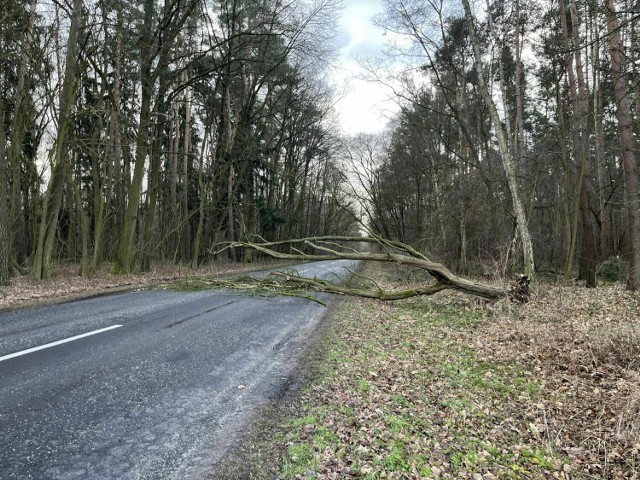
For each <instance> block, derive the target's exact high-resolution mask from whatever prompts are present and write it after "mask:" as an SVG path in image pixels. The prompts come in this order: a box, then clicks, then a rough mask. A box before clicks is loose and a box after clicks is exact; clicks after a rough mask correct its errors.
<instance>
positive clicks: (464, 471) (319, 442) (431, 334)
mask: <svg viewBox="0 0 640 480" xmlns="http://www.w3.org/2000/svg"><path fill="white" fill-rule="evenodd" d="M442 300H445V301H442ZM487 321H489V320H488V319H487V318H486V315H485V313H484V312H483V311H481V310H478V309H476V308H474V307H473V305H472V304H471V303H469V302H465V301H464V300H460V298H459V297H455V298H454V299H453V301H451V299H449V298H446V297H444V298H443V299H441V300H438V298H437V297H436V298H435V299H431V298H430V299H422V298H418V299H410V300H404V301H401V302H397V303H393V304H389V303H381V302H376V301H370V300H353V299H349V300H348V301H345V302H344V303H342V305H341V306H340V307H338V308H337V309H336V311H335V314H334V318H333V323H332V327H331V331H330V332H329V334H328V336H327V338H326V339H325V341H324V343H323V345H322V347H321V350H323V351H324V354H323V358H324V361H323V363H322V364H321V367H320V371H319V372H318V376H317V377H316V379H315V381H314V384H313V385H310V387H309V389H308V390H307V391H306V392H305V393H303V402H304V403H305V404H306V405H307V406H306V407H305V411H306V413H305V414H304V415H302V416H301V417H300V418H299V419H297V420H294V421H292V422H290V424H289V425H290V431H289V433H288V436H287V439H288V445H289V446H288V447H287V451H286V454H285V456H284V458H283V461H282V468H281V470H280V472H279V475H280V477H281V478H282V479H292V478H295V476H296V475H302V474H304V472H307V473H308V472H317V473H318V477H319V478H327V477H329V476H330V475H333V476H335V478H341V473H344V472H350V473H351V474H352V475H354V476H355V477H357V478H367V479H377V478H389V477H391V478H407V477H408V475H410V472H418V474H419V476H420V477H421V478H439V477H442V476H445V477H447V478H461V477H464V478H467V477H469V478H473V476H474V474H483V473H486V472H491V473H492V474H493V475H494V476H495V478H507V479H510V478H513V479H516V478H523V477H529V478H540V477H545V476H550V475H552V474H553V472H556V471H558V469H559V468H561V466H562V463H563V459H562V458H561V457H559V456H558V455H557V454H556V453H555V452H552V451H549V450H548V449H547V446H546V445H545V444H544V443H543V441H542V440H541V439H540V438H538V437H534V436H533V435H529V434H528V429H527V423H526V421H525V420H523V415H522V412H523V411H526V410H527V409H528V408H529V405H530V404H532V403H535V402H536V399H537V398H538V392H539V386H538V385H537V383H536V382H535V380H534V376H533V375H532V373H531V372H529V371H528V370H527V369H526V368H525V367H524V366H521V365H517V364H510V363H500V362H492V361H487V360H481V359H479V358H477V356H476V353H475V351H474V350H473V348H471V347H470V346H469V343H471V344H473V342H472V341H469V342H465V341H463V339H464V338H468V339H470V340H471V339H473V335H474V332H476V330H477V329H478V326H479V325H480V324H481V323H483V322H487ZM319 411H322V414H321V415H319V414H318V412H319Z"/></svg>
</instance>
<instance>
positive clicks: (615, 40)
mask: <svg viewBox="0 0 640 480" xmlns="http://www.w3.org/2000/svg"><path fill="white" fill-rule="evenodd" d="M604 12H605V19H606V22H607V31H608V33H609V55H610V57H611V73H612V75H613V81H614V93H615V97H616V107H617V109H616V116H617V119H618V130H619V132H620V147H621V150H622V153H621V157H622V165H623V167H624V174H625V175H624V179H625V187H626V188H625V201H626V207H627V225H626V228H627V236H628V237H629V245H630V247H631V262H630V265H631V269H630V273H629V280H628V282H627V287H628V288H629V289H630V290H637V289H638V288H640V213H639V212H638V205H639V199H638V174H637V164H636V157H635V154H634V151H633V146H634V140H633V127H632V123H631V122H632V116H631V109H630V105H629V80H628V78H627V74H626V70H625V65H624V57H623V51H622V44H621V42H620V33H619V31H618V20H617V18H616V12H615V7H614V2H613V0H606V5H605V9H604Z"/></svg>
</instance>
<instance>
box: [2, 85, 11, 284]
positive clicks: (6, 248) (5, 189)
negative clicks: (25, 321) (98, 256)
mask: <svg viewBox="0 0 640 480" xmlns="http://www.w3.org/2000/svg"><path fill="white" fill-rule="evenodd" d="M6 145H7V134H6V131H5V108H4V101H3V99H2V94H1V93H0V285H9V257H10V256H11V248H10V247H11V245H10V243H9V218H10V217H9V215H7V214H8V212H9V209H8V208H7V207H8V206H9V204H8V200H9V199H8V196H9V169H8V168H7V163H8V162H7V160H8V159H7V158H6Z"/></svg>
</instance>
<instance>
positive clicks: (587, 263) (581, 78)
mask: <svg viewBox="0 0 640 480" xmlns="http://www.w3.org/2000/svg"><path fill="white" fill-rule="evenodd" d="M569 10H570V14H571V23H572V31H573V46H574V52H573V53H574V57H575V63H576V78H577V80H578V104H577V120H578V122H577V123H578V128H579V135H578V138H579V142H580V143H579V145H578V146H577V147H578V151H579V154H580V177H581V181H580V219H581V223H582V245H581V258H582V266H583V268H584V277H585V281H586V286H587V287H595V286H596V249H595V244H594V239H593V226H592V222H591V209H590V207H589V179H590V174H589V172H590V170H591V169H590V168H589V131H588V120H589V106H588V94H587V87H586V83H585V75H584V68H583V64H582V48H581V41H580V32H579V20H578V10H577V7H576V2H575V0H570V9H569ZM575 111H576V109H574V112H575Z"/></svg>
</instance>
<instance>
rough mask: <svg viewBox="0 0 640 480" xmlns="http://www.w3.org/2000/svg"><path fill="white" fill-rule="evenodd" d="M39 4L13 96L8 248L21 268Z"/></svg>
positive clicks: (33, 9) (33, 13) (24, 256)
mask: <svg viewBox="0 0 640 480" xmlns="http://www.w3.org/2000/svg"><path fill="white" fill-rule="evenodd" d="M37 4H38V2H37V1H35V0H34V1H33V2H32V3H31V14H30V16H29V24H28V27H27V33H26V37H25V40H24V44H23V46H22V55H21V56H20V63H19V65H18V78H17V82H16V90H15V93H14V96H13V103H14V106H13V108H14V117H13V121H12V125H13V127H12V132H11V146H10V148H9V152H8V162H9V168H10V169H11V202H10V213H9V219H10V220H9V225H8V229H9V245H10V246H11V247H12V248H11V251H12V256H13V258H14V260H15V261H17V262H18V263H19V264H22V263H24V262H25V260H26V259H27V255H28V252H27V249H26V247H27V239H26V235H25V231H24V229H25V227H26V221H25V208H24V205H23V204H22V201H21V200H22V172H21V170H22V169H21V166H22V148H23V144H24V137H25V133H26V131H27V127H26V123H27V121H28V119H27V118H26V113H27V112H26V110H25V102H24V100H25V97H26V95H27V89H26V88H25V83H26V76H27V61H28V59H29V53H30V52H31V44H32V42H33V27H34V21H35V17H36V8H37Z"/></svg>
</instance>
